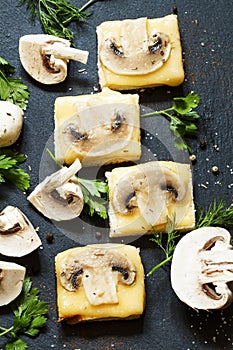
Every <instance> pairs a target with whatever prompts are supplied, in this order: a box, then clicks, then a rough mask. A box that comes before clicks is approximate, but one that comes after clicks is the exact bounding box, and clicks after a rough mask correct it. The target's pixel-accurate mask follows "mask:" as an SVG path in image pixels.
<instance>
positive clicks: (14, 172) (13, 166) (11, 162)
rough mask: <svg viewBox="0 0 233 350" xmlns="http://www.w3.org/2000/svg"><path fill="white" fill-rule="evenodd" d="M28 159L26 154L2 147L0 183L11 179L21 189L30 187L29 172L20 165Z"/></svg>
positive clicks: (0, 153) (0, 151)
mask: <svg viewBox="0 0 233 350" xmlns="http://www.w3.org/2000/svg"><path fill="white" fill-rule="evenodd" d="M25 160H26V156H25V155H24V154H21V153H18V152H16V151H13V150H11V149H6V148H2V149H0V183H3V182H6V180H9V181H10V182H12V183H13V184H14V185H15V186H16V187H18V188H19V189H20V190H21V191H25V190H27V189H28V188H29V187H30V176H29V174H28V173H27V172H26V171H25V170H23V169H21V168H20V167H19V164H21V163H23V162H24V161H25Z"/></svg>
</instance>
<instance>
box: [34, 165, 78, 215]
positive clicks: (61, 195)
mask: <svg viewBox="0 0 233 350" xmlns="http://www.w3.org/2000/svg"><path fill="white" fill-rule="evenodd" d="M80 169H81V163H80V161H79V159H76V160H75V162H74V163H73V164H72V165H71V166H70V167H68V168H67V167H63V168H62V169H60V170H58V171H56V172H55V173H53V174H51V175H50V176H47V177H46V178H45V179H44V180H43V181H42V182H41V183H40V184H39V185H37V186H36V188H35V189H34V191H33V192H32V193H31V194H30V195H29V196H28V198H27V199H28V200H29V202H30V203H31V204H33V205H34V206H35V207H36V209H37V210H39V211H40V212H41V213H42V214H43V215H44V216H46V217H47V218H49V219H52V220H56V221H62V220H71V219H75V218H76V217H77V216H79V215H80V213H81V211H82V209H83V206H84V200H83V193H82V190H81V187H80V185H79V183H78V180H77V178H76V177H75V176H74V175H75V174H76V173H77V172H78V171H79V170H80Z"/></svg>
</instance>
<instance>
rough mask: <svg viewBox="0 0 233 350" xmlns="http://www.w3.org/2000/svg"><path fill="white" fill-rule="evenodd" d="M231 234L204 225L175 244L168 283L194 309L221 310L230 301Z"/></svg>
mask: <svg viewBox="0 0 233 350" xmlns="http://www.w3.org/2000/svg"><path fill="white" fill-rule="evenodd" d="M230 241H231V235H230V233H229V232H228V231H227V230H225V229H223V228H221V227H203V228H199V229H196V230H194V231H192V232H190V233H188V234H186V235H185V236H184V237H183V238H182V239H181V240H180V241H179V243H178V245H177V246H176V249H175V252H174V255H173V260H172V266H171V284H172V288H173V290H174V291H175V293H176V295H177V296H178V298H179V299H180V300H181V301H183V302H184V303H186V304H187V305H189V306H191V307H192V308H194V309H204V310H211V309H221V308H225V307H227V306H228V305H229V304H230V303H231V302H232V300H233V294H232V290H231V289H230V287H229V286H228V283H229V282H231V281H233V250H232V248H233V247H232V246H231V245H230Z"/></svg>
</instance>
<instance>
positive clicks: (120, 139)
mask: <svg viewBox="0 0 233 350" xmlns="http://www.w3.org/2000/svg"><path fill="white" fill-rule="evenodd" d="M138 99H139V96H138V95H137V94H133V95H131V94H124V95H123V94H121V93H119V92H115V91H111V90H109V89H107V88H106V89H104V90H103V91H102V92H100V93H97V94H94V95H81V96H64V97H59V98H57V99H56V100H55V107H54V108H55V116H54V118H55V156H56V158H57V159H58V160H59V161H60V162H62V163H66V164H71V163H73V162H74V160H75V159H76V158H79V159H80V161H81V162H82V163H83V165H85V166H92V165H102V164H108V163H118V162H122V161H130V160H137V159H139V158H140V155H141V144H140V118H139V104H138ZM118 111H119V112H120V114H121V115H122V117H123V119H124V120H123V123H122V126H120V127H119V128H118V129H116V130H114V131H113V130H112V125H113V123H114V116H116V114H117V112H118ZM72 125H74V129H75V132H77V133H78V132H79V131H80V132H81V133H84V135H85V133H86V135H87V138H85V137H84V138H83V139H80V140H77V139H75V137H73V138H72V136H71V134H70V132H68V130H70V126H72ZM64 131H65V132H64Z"/></svg>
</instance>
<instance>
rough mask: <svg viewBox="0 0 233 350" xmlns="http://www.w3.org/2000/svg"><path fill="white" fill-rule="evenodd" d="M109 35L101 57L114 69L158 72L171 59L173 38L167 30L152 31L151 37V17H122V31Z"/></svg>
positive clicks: (128, 71)
mask: <svg viewBox="0 0 233 350" xmlns="http://www.w3.org/2000/svg"><path fill="white" fill-rule="evenodd" d="M109 35H110V37H109V38H107V39H105V41H104V42H103V43H102V44H101V46H100V50H99V59H100V61H101V62H102V63H103V65H104V66H105V67H106V68H108V69H109V70H110V71H112V72H113V73H116V74H119V75H127V76H129V75H144V74H149V73H152V72H155V71H156V70H158V69H159V68H161V67H162V66H163V65H164V63H165V62H166V61H167V60H168V59H169V57H170V54H171V42H170V38H169V36H168V35H167V34H165V33H161V32H152V33H151V34H150V36H149V37H148V28H147V18H138V19H134V20H129V19H127V20H124V21H122V26H121V29H120V31H119V33H117V36H116V33H115V35H114V37H111V32H110V34H109Z"/></svg>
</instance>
